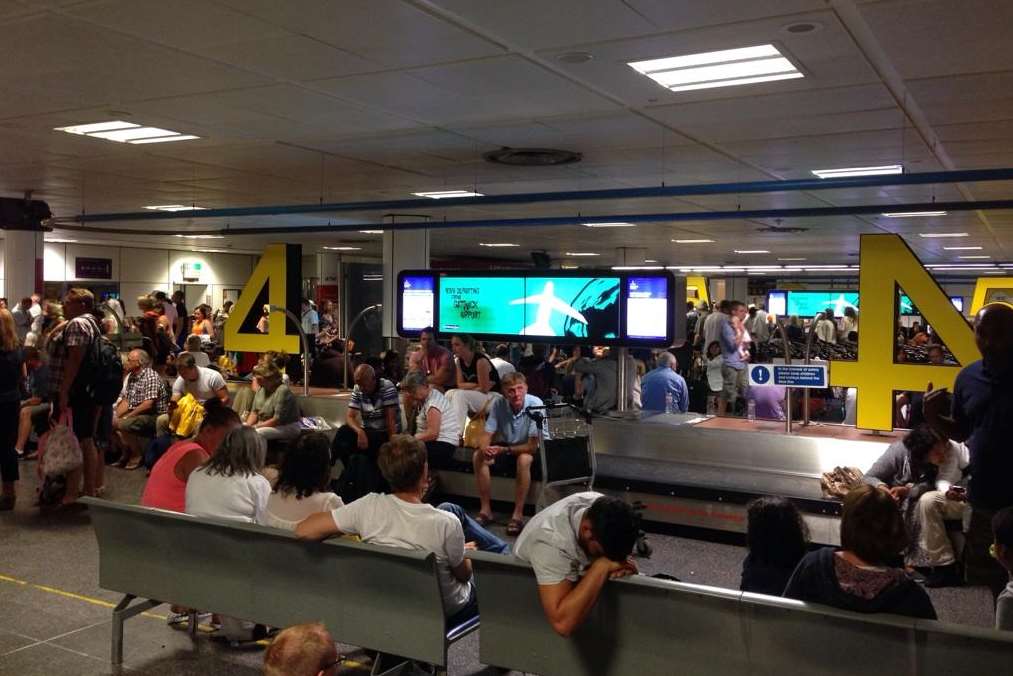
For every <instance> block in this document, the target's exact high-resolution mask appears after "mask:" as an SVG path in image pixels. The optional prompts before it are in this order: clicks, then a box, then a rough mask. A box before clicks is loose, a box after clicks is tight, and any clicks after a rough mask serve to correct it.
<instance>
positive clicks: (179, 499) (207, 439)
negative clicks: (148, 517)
mask: <svg viewBox="0 0 1013 676" xmlns="http://www.w3.org/2000/svg"><path fill="white" fill-rule="evenodd" d="M240 424H241V423H240V422H239V415H238V414H237V413H236V412H235V411H233V410H232V409H231V408H228V407H227V406H225V405H224V404H222V403H221V402H220V401H218V399H215V398H214V397H212V398H211V399H210V400H208V401H207V402H206V403H205V404H204V422H202V423H201V427H200V432H198V433H197V436H196V437H194V438H193V439H183V440H181V441H177V442H176V443H175V444H173V445H172V446H170V447H169V450H167V451H166V452H165V455H163V456H162V457H161V458H159V459H158V462H156V463H155V466H154V467H153V468H152V469H151V476H150V477H148V483H147V485H146V486H145V487H144V495H142V496H141V505H143V506H144V507H156V508H158V509H165V510H169V511H172V512H185V511H186V509H185V506H186V481H187V479H188V478H189V477H190V473H191V472H193V471H194V470H195V469H197V468H198V467H200V466H201V465H203V464H204V463H205V462H207V461H208V458H210V457H211V455H212V454H213V453H214V452H215V449H216V448H218V445H219V444H221V442H222V439H224V438H225V435H227V434H228V433H229V432H230V431H232V430H233V429H235V428H237V427H239V426H240Z"/></svg>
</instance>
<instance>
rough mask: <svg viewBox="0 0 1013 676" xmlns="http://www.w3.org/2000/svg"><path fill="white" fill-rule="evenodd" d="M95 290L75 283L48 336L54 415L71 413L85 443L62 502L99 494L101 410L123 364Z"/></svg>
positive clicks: (116, 391) (110, 397)
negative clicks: (104, 327)
mask: <svg viewBox="0 0 1013 676" xmlns="http://www.w3.org/2000/svg"><path fill="white" fill-rule="evenodd" d="M94 309H95V296H94V295H92V292H91V291H89V290H88V289H81V288H76V287H75V288H72V289H70V290H69V291H67V295H66V296H64V298H63V313H64V316H65V317H66V318H67V322H66V323H64V324H63V325H62V326H61V327H59V328H58V329H56V330H55V331H54V332H53V334H52V335H51V336H50V339H49V356H50V362H49V369H50V371H49V372H50V378H51V382H50V392H51V393H52V396H53V399H54V402H55V404H54V408H53V419H54V420H56V421H60V420H61V419H62V418H63V416H64V414H66V413H70V416H71V425H72V430H73V432H74V436H75V437H77V439H78V442H79V443H80V445H81V456H82V466H81V467H80V468H78V469H75V470H73V471H71V472H70V473H69V474H68V476H67V492H66V493H65V495H64V497H63V501H62V504H63V505H64V506H66V505H70V504H73V503H75V502H76V501H77V499H78V497H80V496H81V495H82V494H83V495H92V496H94V495H98V494H99V493H100V492H101V490H102V489H103V488H104V486H102V485H101V483H102V481H101V470H102V463H101V462H99V458H98V451H97V450H96V447H95V431H96V427H97V424H98V416H99V411H100V409H101V408H102V406H107V405H109V404H111V403H113V401H115V400H116V396H117V395H118V394H119V389H120V385H121V383H122V378H123V366H122V364H121V363H120V357H119V353H118V352H117V351H116V348H115V346H113V345H112V343H110V342H109V341H108V340H106V339H105V338H104V337H103V336H102V331H101V329H100V328H99V324H98V321H97V320H96V319H95V317H94V315H93V314H92V313H93V312H94Z"/></svg>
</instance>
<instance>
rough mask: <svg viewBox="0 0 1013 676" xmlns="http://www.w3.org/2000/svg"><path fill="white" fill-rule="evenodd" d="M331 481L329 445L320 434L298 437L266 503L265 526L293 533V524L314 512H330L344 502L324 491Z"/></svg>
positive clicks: (321, 433)
mask: <svg viewBox="0 0 1013 676" xmlns="http://www.w3.org/2000/svg"><path fill="white" fill-rule="evenodd" d="M330 481H331V445H330V441H328V439H327V435H326V434H324V433H323V432H310V433H308V434H304V435H302V436H301V437H299V440H298V441H297V442H296V443H295V446H293V447H292V449H291V450H290V451H289V452H288V453H286V454H285V460H284V462H283V463H282V466H281V474H280V475H279V476H278V483H277V485H275V487H274V492H273V493H271V497H270V498H269V499H268V501H267V513H266V514H265V515H264V521H263V522H262V523H263V525H265V526H271V527H272V528H280V529H283V530H295V527H296V525H297V524H298V523H299V522H300V521H302V520H303V519H305V518H306V517H308V516H309V515H310V514H315V513H317V512H330V511H333V510H335V509H337V508H338V507H341V506H342V505H344V504H345V503H344V502H342V500H341V498H339V497H338V496H337V495H335V494H334V493H331V492H330V491H328V490H327V487H328V485H329V484H330Z"/></svg>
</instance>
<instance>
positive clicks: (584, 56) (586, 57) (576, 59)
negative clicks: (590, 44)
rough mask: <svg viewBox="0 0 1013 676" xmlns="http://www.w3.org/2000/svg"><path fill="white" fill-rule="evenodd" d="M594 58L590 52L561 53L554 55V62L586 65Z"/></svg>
mask: <svg viewBox="0 0 1013 676" xmlns="http://www.w3.org/2000/svg"><path fill="white" fill-rule="evenodd" d="M593 58H594V54H592V53H591V52H563V53H562V54H557V55H556V60H558V61H561V62H563V63H587V62H588V61H590V60H592V59H593Z"/></svg>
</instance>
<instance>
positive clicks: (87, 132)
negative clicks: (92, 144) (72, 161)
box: [54, 120, 200, 144]
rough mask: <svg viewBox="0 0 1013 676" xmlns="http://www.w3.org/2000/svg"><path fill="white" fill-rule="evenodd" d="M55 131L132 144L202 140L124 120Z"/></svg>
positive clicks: (57, 128) (80, 125)
mask: <svg viewBox="0 0 1013 676" xmlns="http://www.w3.org/2000/svg"><path fill="white" fill-rule="evenodd" d="M54 131H63V132H67V133H68V134H75V135H77V136H90V137H94V138H100V139H104V140H106V141H114V142H116V143H131V144H140V143H166V142H169V141H192V140H194V139H199V138H200V136H194V135H193V134H182V133H180V132H178V131H172V130H171V129H162V128H161V127H146V126H142V125H139V124H134V123H133V122H124V121H123V120H112V121H109V122H94V123H90V124H76V125H72V126H69V127H56V128H55V129H54Z"/></svg>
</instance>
